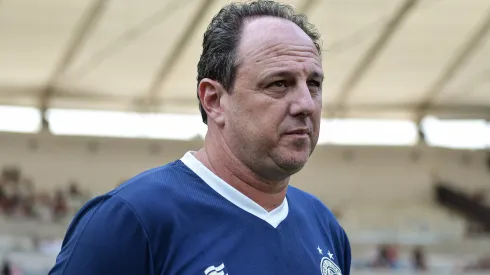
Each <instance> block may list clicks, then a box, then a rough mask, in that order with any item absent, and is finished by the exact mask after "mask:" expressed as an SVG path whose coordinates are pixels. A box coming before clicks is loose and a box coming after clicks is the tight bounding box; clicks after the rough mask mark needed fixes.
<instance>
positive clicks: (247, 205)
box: [180, 151, 289, 228]
mask: <svg viewBox="0 0 490 275" xmlns="http://www.w3.org/2000/svg"><path fill="white" fill-rule="evenodd" d="M180 160H181V161H182V162H183V163H184V164H185V165H186V166H187V167H189V169H191V170H192V171H193V172H194V173H195V174H196V175H198V176H199V177H200V178H201V179H202V180H203V181H204V182H205V183H206V184H207V185H209V187H211V188H212V189H213V190H214V191H216V192H217V193H218V194H220V195H221V196H222V197H224V198H225V199H227V200H228V201H230V202H231V203H233V204H234V205H236V206H237V207H239V208H241V209H242V210H244V211H246V212H248V213H250V214H252V215H254V216H256V217H258V218H259V219H262V220H264V221H265V222H267V223H269V224H270V225H271V226H272V227H274V228H277V227H278V226H279V224H280V223H281V222H282V221H284V219H286V217H287V216H288V213H289V206H288V201H287V199H286V198H284V201H283V202H282V203H281V205H279V206H278V207H277V208H276V209H274V210H272V211H270V212H268V211H267V210H265V209H264V208H263V207H262V206H260V205H259V204H257V203H256V202H254V201H253V200H251V199H250V198H249V197H247V196H245V195H244V194H242V193H241V192H240V191H238V190H236V189H235V188H233V187H232V186H231V185H229V184H228V183H226V182H225V181H224V180H222V179H221V178H220V177H218V176H217V175H216V174H214V173H213V172H211V170H209V169H208V168H207V167H206V166H204V164H202V163H201V162H200V161H199V160H198V159H197V158H196V157H195V156H194V155H193V152H192V151H189V152H187V153H186V154H185V155H184V156H183V157H182V158H181V159H180Z"/></svg>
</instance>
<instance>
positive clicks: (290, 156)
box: [276, 150, 310, 175]
mask: <svg viewBox="0 0 490 275" xmlns="http://www.w3.org/2000/svg"><path fill="white" fill-rule="evenodd" d="M309 157H310V152H309V150H308V151H304V152H294V151H293V152H291V151H290V152H287V153H285V154H284V155H282V156H278V158H277V160H276V163H277V164H278V166H279V167H281V168H282V169H283V170H286V171H288V172H290V173H291V175H292V174H294V173H297V172H299V171H300V170H301V169H302V168H303V167H304V166H305V165H306V162H307V161H308V159H309Z"/></svg>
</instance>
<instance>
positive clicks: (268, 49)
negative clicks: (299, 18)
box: [240, 43, 322, 73]
mask: <svg viewBox="0 0 490 275" xmlns="http://www.w3.org/2000/svg"><path fill="white" fill-rule="evenodd" d="M241 59H242V61H245V62H240V64H241V65H242V66H243V65H245V67H249V66H258V67H259V68H261V67H262V68H266V66H271V65H272V66H273V67H275V66H274V64H283V65H277V66H278V67H281V68H284V66H285V65H286V64H287V66H288V67H291V66H293V67H294V66H296V65H297V64H291V62H296V63H306V62H308V61H311V62H312V63H313V66H317V67H318V68H316V69H315V68H311V67H310V66H307V68H308V69H307V70H308V71H316V70H318V71H319V73H322V72H321V71H322V61H321V58H320V57H319V56H318V54H317V53H316V48H314V47H313V48H312V47H309V46H305V45H298V44H296V45H287V46H286V47H285V46H284V44H282V43H275V44H273V45H264V44H263V45H261V46H259V47H257V48H255V49H254V50H252V51H250V52H249V53H248V54H246V55H242V58H241ZM247 65H248V66H247ZM305 65H306V64H305ZM242 66H240V67H242Z"/></svg>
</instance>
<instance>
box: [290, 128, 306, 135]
mask: <svg viewBox="0 0 490 275" xmlns="http://www.w3.org/2000/svg"><path fill="white" fill-rule="evenodd" d="M309 134H310V130H308V129H296V130H293V131H288V132H286V135H309Z"/></svg>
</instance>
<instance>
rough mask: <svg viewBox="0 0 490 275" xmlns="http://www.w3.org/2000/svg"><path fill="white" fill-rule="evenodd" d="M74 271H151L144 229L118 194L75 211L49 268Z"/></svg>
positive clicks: (53, 274)
mask: <svg viewBox="0 0 490 275" xmlns="http://www.w3.org/2000/svg"><path fill="white" fill-rule="evenodd" d="M74 274H80V275H82V274H83V275H86V274H91V275H106V274H141V275H147V274H148V275H150V274H153V264H152V257H151V251H150V245H149V240H148V236H147V233H146V231H145V229H144V227H143V225H142V223H141V221H140V219H139V217H138V216H137V214H136V213H135V212H134V210H133V209H132V208H131V206H130V205H129V204H128V203H127V202H126V201H124V200H123V199H122V198H119V197H117V196H104V197H98V198H95V199H93V200H92V201H90V202H88V203H87V204H86V205H85V206H84V207H83V208H82V209H81V210H80V211H79V212H78V213H77V215H75V217H74V219H73V221H72V223H71V224H70V226H69V228H68V231H67V233H66V235H65V238H64V240H63V244H62V248H61V251H60V253H59V255H58V256H57V258H56V263H55V265H54V267H53V268H52V269H51V271H50V272H49V275H74Z"/></svg>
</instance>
